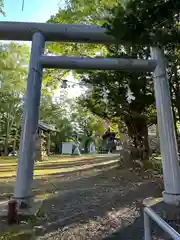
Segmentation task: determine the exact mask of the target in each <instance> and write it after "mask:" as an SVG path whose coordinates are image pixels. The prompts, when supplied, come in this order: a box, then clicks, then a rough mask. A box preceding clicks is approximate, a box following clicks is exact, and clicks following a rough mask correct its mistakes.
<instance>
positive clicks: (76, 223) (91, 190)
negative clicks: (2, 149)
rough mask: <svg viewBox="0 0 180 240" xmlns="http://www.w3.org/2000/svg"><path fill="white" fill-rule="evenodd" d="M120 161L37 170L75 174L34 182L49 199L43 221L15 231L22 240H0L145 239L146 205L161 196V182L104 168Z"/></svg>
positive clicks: (71, 163) (114, 167) (37, 191)
mask: <svg viewBox="0 0 180 240" xmlns="http://www.w3.org/2000/svg"><path fill="white" fill-rule="evenodd" d="M116 158H117V156H115V155H112V156H109V157H108V156H106V157H102V156H99V158H98V157H96V158H94V159H88V160H87V159H86V160H83V159H82V160H81V161H77V160H72V161H68V163H65V161H64V162H62V163H58V162H56V161H54V163H51V164H49V163H48V164H45V163H44V164H42V166H37V167H36V169H39V170H41V169H45V170H46V171H47V172H48V171H49V169H55V171H56V169H57V170H58V169H60V170H61V169H62V168H64V169H66V168H67V169H68V168H70V169H73V171H64V172H63V171H59V172H58V171H57V172H56V173H55V174H54V173H53V174H46V175H44V176H43V177H42V178H37V179H35V180H34V183H33V185H34V186H33V188H34V193H35V194H36V195H37V194H42V195H43V198H44V197H46V199H45V201H44V203H43V206H42V208H41V211H40V213H39V215H38V217H37V218H36V219H34V220H32V221H29V222H27V223H26V224H25V227H23V226H22V225H20V228H19V227H18V229H16V230H15V231H16V232H18V234H21V232H22V236H21V238H20V236H19V235H17V237H16V238H14V237H12V238H0V239H3V240H4V239H13V240H15V239H23V240H26V239H27V240H45V239H48V240H55V239H57V240H109V239H113V240H121V239H122V240H128V239H134V240H136V239H137V240H141V239H143V217H142V214H141V209H142V201H143V200H144V199H145V198H148V197H159V196H161V189H160V188H161V181H160V179H153V180H152V178H150V176H147V175H145V174H144V176H142V174H141V176H139V175H137V174H136V173H135V172H133V171H132V170H131V169H120V168H117V164H118V163H117V162H116V161H115V162H114V163H111V164H103V162H104V163H107V161H109V160H111V159H114V160H116ZM118 158H119V156H118ZM100 163H102V164H101V165H100ZM9 184H12V183H11V182H10V183H9ZM10 187H11V188H12V186H10ZM4 188H5V186H4ZM6 188H7V184H6ZM11 188H10V191H12V189H11ZM2 189H3V185H2ZM2 192H3V193H4V192H5V189H3V191H2ZM33 221H34V222H33ZM8 231H9V230H8ZM157 239H160V238H157Z"/></svg>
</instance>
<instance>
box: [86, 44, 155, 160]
mask: <svg viewBox="0 0 180 240" xmlns="http://www.w3.org/2000/svg"><path fill="white" fill-rule="evenodd" d="M108 51H109V54H108V57H126V58H127V57H128V56H127V52H128V55H129V54H130V57H132V56H133V57H136V58H139V57H141V58H145V59H147V58H149V54H150V53H149V50H147V48H142V47H141V49H140V48H138V47H131V48H130V49H128V51H127V52H126V53H125V49H124V48H122V46H121V45H120V46H119V48H118V47H117V46H111V47H109V48H108ZM81 80H82V81H83V82H85V83H87V84H92V91H90V92H89V94H86V96H85V97H84V98H82V99H81V103H82V104H83V106H86V107H87V108H89V109H90V110H91V111H92V112H93V113H94V114H96V115H98V116H100V117H103V118H107V119H115V118H116V121H117V122H121V121H123V122H124V123H125V125H126V127H127V130H128V134H129V136H130V137H131V138H132V140H133V143H134V146H135V147H136V148H137V149H138V153H139V155H140V157H141V159H148V156H149V143H148V126H149V125H151V124H152V123H155V122H156V116H155V114H156V112H155V106H154V105H155V102H154V94H153V91H152V76H151V74H139V73H122V72H121V73H120V72H118V71H107V72H104V71H98V72H96V73H94V72H91V71H89V73H88V74H86V75H85V76H84V75H82V76H81ZM104 89H105V90H106V91H107V103H106V102H104ZM128 91H129V92H131V99H128V97H127V92H128ZM142 150H143V151H142Z"/></svg>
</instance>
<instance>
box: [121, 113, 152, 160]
mask: <svg viewBox="0 0 180 240" xmlns="http://www.w3.org/2000/svg"><path fill="white" fill-rule="evenodd" d="M125 122H126V126H127V128H128V135H129V137H130V138H131V139H132V140H133V144H134V146H133V147H134V149H136V151H135V152H133V153H132V155H134V156H132V158H139V159H140V160H142V161H145V160H148V159H149V156H150V148H149V139H148V126H147V121H146V119H145V118H142V117H134V116H126V117H125Z"/></svg>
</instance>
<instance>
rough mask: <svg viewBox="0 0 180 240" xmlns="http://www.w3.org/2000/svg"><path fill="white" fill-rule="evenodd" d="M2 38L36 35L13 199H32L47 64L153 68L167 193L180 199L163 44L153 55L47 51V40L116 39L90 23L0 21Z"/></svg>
mask: <svg viewBox="0 0 180 240" xmlns="http://www.w3.org/2000/svg"><path fill="white" fill-rule="evenodd" d="M0 39H1V40H19V41H32V47H31V58H30V64H29V74H28V82H27V92H26V99H25V107H24V119H23V125H22V131H21V140H20V149H19V159H18V167H17V177H16V186H15V192H14V199H16V200H17V201H19V202H28V200H29V199H30V198H31V193H32V190H31V186H32V180H33V171H34V159H33V152H34V147H35V136H36V129H37V125H38V115H39V105H40V95H41V82H42V70H43V68H66V69H103V70H106V69H107V70H119V71H141V72H145V71H147V72H152V71H154V90H155V98H156V108H157V117H158V128H159V136H160V146H161V153H162V165H163V175H164V187H165V191H164V192H163V198H164V201H165V202H166V203H171V204H176V203H177V202H180V167H179V162H178V151H177V141H176V136H175V130H174V121H173V115H172V109H171V98H170V91H169V85H168V79H167V73H166V64H165V60H164V53H163V50H162V49H160V48H159V47H157V46H154V47H151V56H152V60H139V59H128V60H127V59H119V58H118V59H113V58H110V59H107V58H94V59H93V58H87V59H86V58H72V57H56V56H43V53H44V47H45V42H46V41H51V42H53V41H54V42H55V41H57V42H81V43H96V44H97V43H98V44H113V43H117V41H116V40H115V39H114V38H113V37H112V36H110V35H108V34H106V30H105V29H104V28H101V27H98V26H89V25H67V24H50V23H23V22H1V23H0Z"/></svg>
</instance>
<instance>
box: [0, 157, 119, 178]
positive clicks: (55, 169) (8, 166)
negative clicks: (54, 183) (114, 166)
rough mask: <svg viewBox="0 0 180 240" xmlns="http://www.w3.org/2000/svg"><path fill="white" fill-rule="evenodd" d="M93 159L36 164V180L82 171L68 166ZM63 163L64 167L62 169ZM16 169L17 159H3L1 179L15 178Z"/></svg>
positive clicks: (55, 158) (109, 161) (58, 159)
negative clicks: (47, 176)
mask: <svg viewBox="0 0 180 240" xmlns="http://www.w3.org/2000/svg"><path fill="white" fill-rule="evenodd" d="M92 158H94V156H80V157H76V158H73V157H66V158H63V157H62V158H61V157H60V158H58V157H50V158H49V159H48V160H46V161H43V162H38V163H36V164H35V169H34V179H38V178H41V177H45V176H46V175H51V174H60V173H68V172H74V171H77V170H80V169H81V168H82V167H81V166H76V165H75V166H68V165H70V164H71V165H73V163H74V164H75V163H78V162H80V161H82V160H86V161H87V163H88V160H90V159H92ZM117 161H118V160H108V161H104V162H100V163H95V164H93V163H90V164H86V166H84V167H83V169H88V168H90V167H93V166H101V165H108V164H111V163H114V162H117ZM62 163H63V166H64V167H61V164H62ZM44 166H46V168H44ZM48 166H49V168H48ZM16 168H17V159H9V158H7V159H6V158H1V159H0V169H1V171H0V179H1V178H3V179H4V178H11V177H15V176H16Z"/></svg>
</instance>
